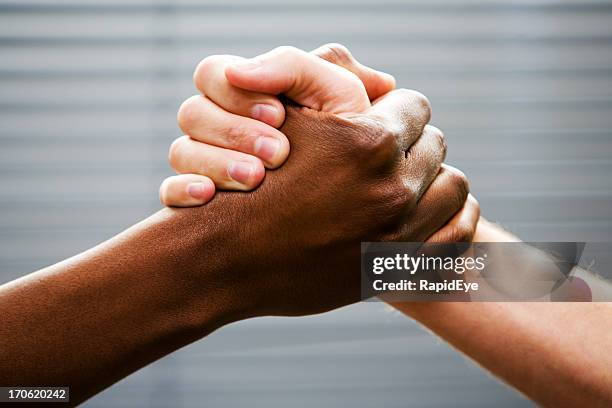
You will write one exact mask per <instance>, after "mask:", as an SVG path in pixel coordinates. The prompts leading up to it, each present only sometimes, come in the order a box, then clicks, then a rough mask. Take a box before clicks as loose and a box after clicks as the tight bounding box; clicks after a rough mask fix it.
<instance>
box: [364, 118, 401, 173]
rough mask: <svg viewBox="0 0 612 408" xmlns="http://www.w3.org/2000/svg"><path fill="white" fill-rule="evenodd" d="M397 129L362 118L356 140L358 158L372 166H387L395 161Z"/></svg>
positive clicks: (373, 119) (378, 121)
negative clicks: (363, 159)
mask: <svg viewBox="0 0 612 408" xmlns="http://www.w3.org/2000/svg"><path fill="white" fill-rule="evenodd" d="M398 138H399V129H397V128H395V127H393V126H391V125H389V124H386V123H384V121H382V120H377V119H375V118H373V117H364V118H363V119H362V123H361V135H360V137H359V138H357V143H356V147H357V149H358V151H359V153H360V156H362V157H363V158H365V159H367V162H369V163H371V164H372V165H374V166H380V165H384V164H388V163H389V162H391V161H393V159H395V156H396V154H397V151H398V146H399V145H398V142H397V141H398Z"/></svg>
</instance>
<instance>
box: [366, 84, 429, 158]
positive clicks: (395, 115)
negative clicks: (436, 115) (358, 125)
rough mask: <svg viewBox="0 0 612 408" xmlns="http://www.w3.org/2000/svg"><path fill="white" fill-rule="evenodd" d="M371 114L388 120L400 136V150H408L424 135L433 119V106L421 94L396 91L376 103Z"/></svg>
mask: <svg viewBox="0 0 612 408" xmlns="http://www.w3.org/2000/svg"><path fill="white" fill-rule="evenodd" d="M369 113H370V114H374V115H377V116H379V117H381V118H383V119H386V123H387V125H388V126H389V127H391V128H392V129H394V130H395V132H396V133H397V134H398V135H399V136H400V139H399V140H398V142H399V143H400V148H401V149H402V150H407V149H408V148H410V146H412V144H413V143H414V142H415V141H416V140H417V139H418V138H419V136H421V134H422V133H423V129H424V128H425V125H427V123H428V122H429V119H430V118H431V106H430V104H429V101H428V100H427V98H426V97H425V96H424V95H423V94H422V93H420V92H417V91H412V90H408V89H396V90H395V91H391V92H389V93H388V94H386V95H384V96H383V97H381V98H379V99H377V100H376V101H374V103H373V104H372V108H370V110H369Z"/></svg>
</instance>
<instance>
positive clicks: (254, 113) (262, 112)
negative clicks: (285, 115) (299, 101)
mask: <svg viewBox="0 0 612 408" xmlns="http://www.w3.org/2000/svg"><path fill="white" fill-rule="evenodd" d="M279 116H280V112H279V111H278V108H277V107H276V106H273V105H267V104H264V103H260V104H257V105H255V106H253V109H251V117H252V118H253V119H255V120H258V121H260V122H264V123H267V124H268V125H271V126H274V125H275V124H276V122H277V120H278V117H279Z"/></svg>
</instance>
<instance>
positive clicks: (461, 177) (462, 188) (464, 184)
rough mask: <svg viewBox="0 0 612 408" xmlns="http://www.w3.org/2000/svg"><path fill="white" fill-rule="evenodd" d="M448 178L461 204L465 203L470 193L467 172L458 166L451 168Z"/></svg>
mask: <svg viewBox="0 0 612 408" xmlns="http://www.w3.org/2000/svg"><path fill="white" fill-rule="evenodd" d="M448 179H449V180H450V184H451V186H452V188H453V193H454V194H455V198H456V200H457V202H458V203H459V204H460V205H463V203H464V202H465V200H467V197H468V194H469V193H470V186H469V182H468V179H467V177H466V176H465V174H464V173H463V172H462V171H461V170H458V169H456V168H454V167H453V168H450V169H449V170H448Z"/></svg>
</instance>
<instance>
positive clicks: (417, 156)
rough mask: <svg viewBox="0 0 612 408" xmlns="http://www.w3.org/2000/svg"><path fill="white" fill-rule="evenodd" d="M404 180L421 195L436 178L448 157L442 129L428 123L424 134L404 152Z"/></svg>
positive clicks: (418, 195)
mask: <svg viewBox="0 0 612 408" xmlns="http://www.w3.org/2000/svg"><path fill="white" fill-rule="evenodd" d="M404 155H405V157H404V161H403V163H402V164H403V166H404V168H405V170H404V172H403V173H404V180H405V182H406V183H408V185H409V186H410V187H411V188H412V191H414V193H415V195H416V197H421V196H422V195H423V193H424V192H425V190H427V187H429V185H430V184H431V182H432V181H433V180H434V179H435V178H436V176H437V175H438V172H439V171H440V167H441V166H442V162H443V161H444V159H445V157H446V142H445V141H444V135H443V134H442V131H441V130H440V129H438V128H436V127H434V126H430V125H427V126H425V129H423V134H422V135H421V137H419V138H418V140H417V141H416V142H415V143H414V144H413V145H412V146H411V147H410V149H408V150H406V151H405V153H404Z"/></svg>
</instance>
